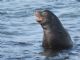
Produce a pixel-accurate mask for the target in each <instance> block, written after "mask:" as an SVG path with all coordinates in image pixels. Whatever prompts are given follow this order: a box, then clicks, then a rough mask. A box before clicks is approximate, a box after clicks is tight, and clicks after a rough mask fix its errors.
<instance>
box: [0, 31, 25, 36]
mask: <svg viewBox="0 0 80 60" xmlns="http://www.w3.org/2000/svg"><path fill="white" fill-rule="evenodd" d="M0 34H5V35H16V36H17V35H18V36H19V35H24V33H19V32H17V31H14V32H8V31H0Z"/></svg>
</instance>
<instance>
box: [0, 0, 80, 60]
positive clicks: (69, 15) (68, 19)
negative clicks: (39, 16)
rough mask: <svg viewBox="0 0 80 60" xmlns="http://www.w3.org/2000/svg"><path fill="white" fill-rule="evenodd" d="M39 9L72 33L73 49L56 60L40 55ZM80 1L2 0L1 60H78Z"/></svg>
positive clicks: (0, 8) (79, 57)
mask: <svg viewBox="0 0 80 60" xmlns="http://www.w3.org/2000/svg"><path fill="white" fill-rule="evenodd" d="M37 8H42V9H49V10H51V11H52V12H54V13H55V14H56V15H57V16H58V17H59V19H60V20H61V22H62V23H63V25H64V27H65V28H66V29H67V30H68V32H69V33H70V35H71V37H72V40H73V42H74V47H73V48H72V49H71V50H70V51H63V52H59V53H58V54H57V55H55V56H54V57H48V56H44V55H41V54H40V52H42V51H43V50H42V47H41V43H42V36H43V31H42V28H41V26H40V25H39V24H38V23H37V22H36V21H35V16H34V11H35V9H37ZM79 26H80V2H79V0H0V60H79V59H80V28H79Z"/></svg>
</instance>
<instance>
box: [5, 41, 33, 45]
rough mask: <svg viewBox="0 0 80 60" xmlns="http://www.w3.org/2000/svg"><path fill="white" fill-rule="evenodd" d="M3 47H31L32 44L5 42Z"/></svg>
mask: <svg viewBox="0 0 80 60" xmlns="http://www.w3.org/2000/svg"><path fill="white" fill-rule="evenodd" d="M4 45H12V46H31V45H33V44H32V43H29V42H14V41H8V42H5V44H4Z"/></svg>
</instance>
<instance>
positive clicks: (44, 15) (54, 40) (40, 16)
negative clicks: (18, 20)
mask: <svg viewBox="0 0 80 60" xmlns="http://www.w3.org/2000/svg"><path fill="white" fill-rule="evenodd" d="M35 16H36V18H37V19H36V20H37V22H38V23H39V24H40V25H41V26H42V28H43V32H44V36H43V43H42V46H43V48H45V49H58V50H62V49H68V48H71V47H72V46H73V42H72V40H71V37H70V35H69V34H68V32H67V31H66V29H65V28H64V27H63V25H62V23H61V22H60V20H59V19H58V17H57V16H56V15H55V14H54V13H52V12H51V11H49V10H36V11H35Z"/></svg>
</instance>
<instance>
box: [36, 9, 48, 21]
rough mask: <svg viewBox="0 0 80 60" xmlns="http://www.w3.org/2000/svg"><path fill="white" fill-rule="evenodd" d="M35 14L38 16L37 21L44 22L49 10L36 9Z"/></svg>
mask: <svg viewBox="0 0 80 60" xmlns="http://www.w3.org/2000/svg"><path fill="white" fill-rule="evenodd" d="M35 16H36V20H37V22H42V21H44V20H45V19H46V16H47V12H45V11H42V10H36V11H35Z"/></svg>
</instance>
